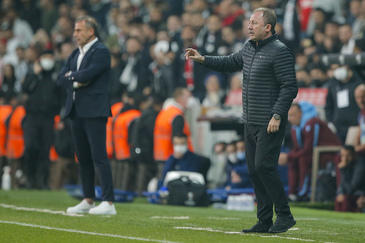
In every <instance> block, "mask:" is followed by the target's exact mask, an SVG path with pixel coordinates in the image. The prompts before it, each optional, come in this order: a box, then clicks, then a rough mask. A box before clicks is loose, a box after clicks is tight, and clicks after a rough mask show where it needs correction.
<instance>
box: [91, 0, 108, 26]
mask: <svg viewBox="0 0 365 243" xmlns="http://www.w3.org/2000/svg"><path fill="white" fill-rule="evenodd" d="M109 10H110V5H109V3H108V4H107V3H105V2H104V1H102V0H89V8H88V10H87V11H88V14H89V15H90V16H92V17H94V18H95V19H96V21H97V22H98V23H99V24H100V28H101V29H104V28H105V26H106V16H107V13H108V12H109Z"/></svg>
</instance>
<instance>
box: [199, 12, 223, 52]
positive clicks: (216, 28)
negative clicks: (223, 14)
mask: <svg viewBox="0 0 365 243" xmlns="http://www.w3.org/2000/svg"><path fill="white" fill-rule="evenodd" d="M221 27H222V20H221V18H220V17H219V16H218V15H211V16H209V17H208V20H207V28H208V32H207V33H205V35H204V37H203V46H202V47H201V53H202V55H218V49H219V48H220V47H221V46H222V31H221Z"/></svg>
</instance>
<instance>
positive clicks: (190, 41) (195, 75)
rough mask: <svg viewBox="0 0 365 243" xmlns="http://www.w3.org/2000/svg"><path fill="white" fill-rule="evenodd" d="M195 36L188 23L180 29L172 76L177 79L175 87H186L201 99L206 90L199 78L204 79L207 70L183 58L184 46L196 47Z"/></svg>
mask: <svg viewBox="0 0 365 243" xmlns="http://www.w3.org/2000/svg"><path fill="white" fill-rule="evenodd" d="M200 17H201V16H200ZM195 38H196V32H195V31H194V28H193V27H192V26H190V25H187V26H184V27H183V29H182V31H181V40H182V48H180V49H179V51H178V52H177V53H176V58H175V63H174V74H175V76H174V78H175V79H176V80H178V83H177V84H176V85H177V87H187V89H188V90H190V91H191V92H193V95H194V96H195V97H197V98H198V99H199V100H202V99H203V98H204V96H205V93H206V90H205V85H204V82H202V81H201V80H203V79H204V76H205V75H206V73H207V72H208V70H207V69H205V68H202V67H200V65H197V64H196V63H194V61H193V60H191V59H185V58H184V53H185V49H186V48H189V47H191V48H197V45H196V44H195V43H196V42H194V40H195Z"/></svg>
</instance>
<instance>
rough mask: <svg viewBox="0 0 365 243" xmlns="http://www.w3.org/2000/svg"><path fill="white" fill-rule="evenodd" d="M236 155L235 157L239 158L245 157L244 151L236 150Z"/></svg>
mask: <svg viewBox="0 0 365 243" xmlns="http://www.w3.org/2000/svg"><path fill="white" fill-rule="evenodd" d="M236 156H237V159H239V160H244V159H246V153H245V152H237V154H236Z"/></svg>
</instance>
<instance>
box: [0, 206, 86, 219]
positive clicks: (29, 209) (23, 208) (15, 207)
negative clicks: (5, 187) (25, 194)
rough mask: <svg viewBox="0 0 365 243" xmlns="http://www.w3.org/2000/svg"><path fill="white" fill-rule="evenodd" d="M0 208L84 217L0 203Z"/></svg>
mask: <svg viewBox="0 0 365 243" xmlns="http://www.w3.org/2000/svg"><path fill="white" fill-rule="evenodd" d="M0 207H3V208H11V209H15V210H20V211H29V212H40V213H50V214H60V215H65V216H71V217H84V215H83V214H78V213H66V212H65V211H52V210H50V209H39V208H26V207H18V206H15V205H8V204H2V203H0Z"/></svg>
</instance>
